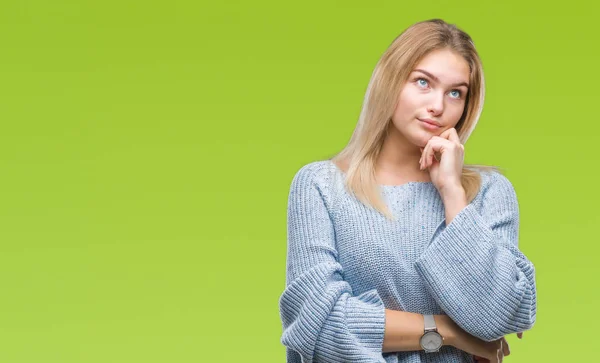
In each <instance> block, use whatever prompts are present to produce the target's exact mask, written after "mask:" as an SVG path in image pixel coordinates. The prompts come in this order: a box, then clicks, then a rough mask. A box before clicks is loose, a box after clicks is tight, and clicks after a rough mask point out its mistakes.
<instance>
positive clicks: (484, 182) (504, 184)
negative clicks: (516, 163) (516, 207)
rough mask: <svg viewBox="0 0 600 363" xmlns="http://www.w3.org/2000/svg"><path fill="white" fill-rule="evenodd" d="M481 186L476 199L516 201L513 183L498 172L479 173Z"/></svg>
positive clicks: (485, 171)
mask: <svg viewBox="0 0 600 363" xmlns="http://www.w3.org/2000/svg"><path fill="white" fill-rule="evenodd" d="M479 174H480V175H481V186H480V188H479V193H478V194H477V197H476V199H481V200H488V201H489V200H490V199H493V200H499V199H504V200H507V199H511V200H516V198H517V195H516V191H515V188H514V185H513V183H512V182H511V181H510V180H509V179H508V177H507V176H506V175H504V174H502V173H501V172H500V171H498V170H484V171H480V172H479Z"/></svg>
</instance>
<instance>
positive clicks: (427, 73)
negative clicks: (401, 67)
mask: <svg viewBox="0 0 600 363" xmlns="http://www.w3.org/2000/svg"><path fill="white" fill-rule="evenodd" d="M413 72H421V73H423V74H425V75H427V76H429V77H431V79H433V80H434V81H436V82H439V81H440V79H439V78H437V77H436V76H434V75H433V74H431V73H429V72H427V71H425V70H423V69H415V70H414V71H413ZM451 86H452V87H458V86H465V87H467V88H469V84H468V83H467V82H459V83H455V84H452V85H451Z"/></svg>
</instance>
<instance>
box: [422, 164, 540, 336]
mask: <svg viewBox="0 0 600 363" xmlns="http://www.w3.org/2000/svg"><path fill="white" fill-rule="evenodd" d="M489 178H490V179H489V180H488V182H487V183H486V185H485V186H482V191H481V193H482V201H481V208H479V209H480V210H478V208H476V206H475V204H474V203H471V204H469V205H468V206H467V207H465V208H464V209H463V210H461V211H460V212H459V213H458V214H457V215H456V216H455V217H454V219H452V221H451V222H450V224H448V225H447V226H446V228H445V229H444V230H442V231H441V232H440V233H439V234H438V235H437V236H434V237H433V239H432V241H431V243H430V244H429V246H428V247H427V249H426V250H425V252H424V253H423V254H422V255H421V256H420V257H419V259H417V261H416V262H415V268H416V270H417V272H418V273H419V275H420V276H421V277H422V279H423V280H424V281H425V283H426V286H427V287H428V289H429V290H430V293H431V294H432V296H433V297H434V299H435V300H436V301H437V303H438V304H439V305H440V307H441V308H442V309H443V310H444V311H445V312H446V314H448V316H449V317H450V318H451V319H452V320H454V321H455V322H456V323H457V324H458V325H459V326H460V327H461V328H463V329H464V330H465V331H467V332H469V333H470V334H472V335H474V336H476V337H478V338H480V339H483V340H486V341H492V340H496V339H500V338H501V337H503V336H504V335H507V334H511V333H516V332H522V331H525V330H529V329H531V328H532V327H533V325H534V323H535V317H536V286H535V269H534V266H533V263H532V262H531V261H529V260H528V259H527V257H526V256H525V255H524V254H523V253H521V251H520V250H519V248H518V234H519V207H518V201H517V196H516V193H515V190H514V189H513V186H512V184H511V183H510V181H509V180H508V179H507V178H506V177H505V176H503V175H502V174H500V173H496V172H494V173H493V174H492V175H490V176H489Z"/></svg>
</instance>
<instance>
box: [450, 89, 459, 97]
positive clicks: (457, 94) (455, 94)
mask: <svg viewBox="0 0 600 363" xmlns="http://www.w3.org/2000/svg"><path fill="white" fill-rule="evenodd" d="M452 94H454V95H452ZM450 95H452V98H460V95H461V93H460V91H458V90H454V91H450Z"/></svg>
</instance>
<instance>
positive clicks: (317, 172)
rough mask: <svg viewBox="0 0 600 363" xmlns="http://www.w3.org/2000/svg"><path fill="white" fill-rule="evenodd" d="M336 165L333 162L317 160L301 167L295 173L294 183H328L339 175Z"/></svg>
mask: <svg viewBox="0 0 600 363" xmlns="http://www.w3.org/2000/svg"><path fill="white" fill-rule="evenodd" d="M336 168H337V167H336V165H335V164H333V162H332V161H331V160H316V161H311V162H309V163H307V164H303V165H301V166H300V167H299V168H298V169H297V170H296V172H295V174H294V177H293V181H299V180H304V181H306V182H311V183H317V184H321V183H327V182H329V181H330V180H331V179H332V178H333V177H335V176H336V175H337V170H336Z"/></svg>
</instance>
